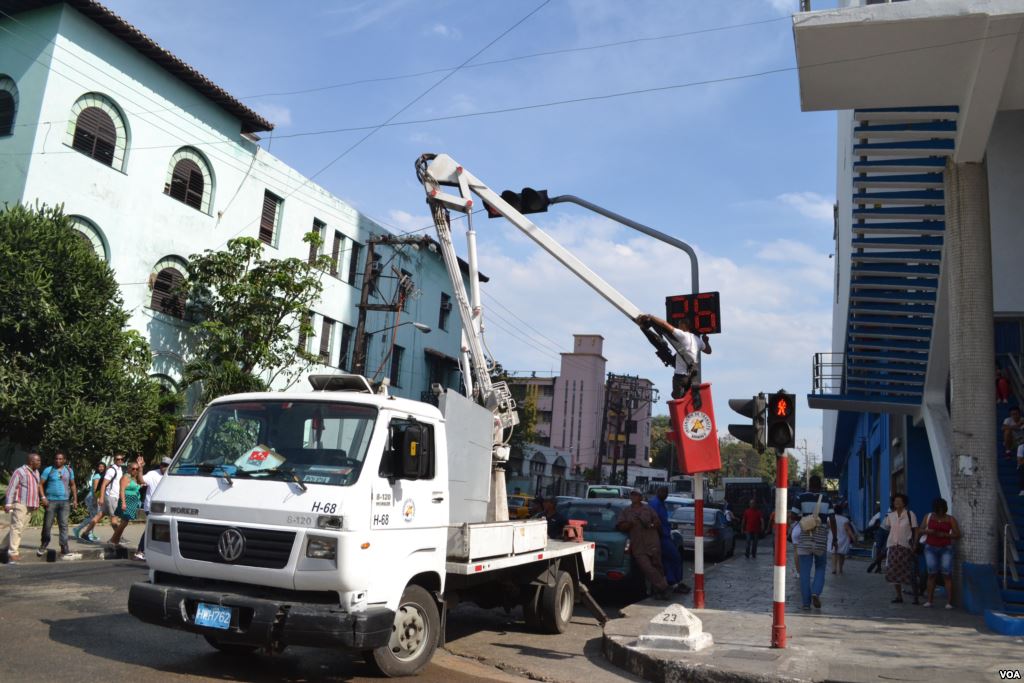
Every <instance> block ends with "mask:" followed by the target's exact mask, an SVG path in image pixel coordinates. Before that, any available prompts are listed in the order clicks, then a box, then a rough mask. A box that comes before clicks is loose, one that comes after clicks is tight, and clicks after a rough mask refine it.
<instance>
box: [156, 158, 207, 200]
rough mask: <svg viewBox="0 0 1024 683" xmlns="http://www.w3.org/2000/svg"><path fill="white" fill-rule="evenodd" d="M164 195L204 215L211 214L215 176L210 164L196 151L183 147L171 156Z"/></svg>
mask: <svg viewBox="0 0 1024 683" xmlns="http://www.w3.org/2000/svg"><path fill="white" fill-rule="evenodd" d="M164 194H166V195H169V196H171V197H174V198H175V199H177V200H178V201H179V202H182V203H183V204H188V205H189V206H191V207H192V208H193V209H198V210H200V211H202V212H203V213H210V203H211V200H212V199H213V174H212V173H211V172H210V164H209V163H208V162H207V161H206V159H205V158H204V157H203V155H201V154H200V153H199V152H197V151H196V150H194V149H192V148H190V147H183V148H181V149H179V150H178V151H177V152H175V153H174V155H173V156H171V163H170V165H169V166H168V168H167V180H166V182H165V183H164Z"/></svg>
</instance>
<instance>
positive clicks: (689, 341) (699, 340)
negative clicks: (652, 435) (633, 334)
mask: <svg viewBox="0 0 1024 683" xmlns="http://www.w3.org/2000/svg"><path fill="white" fill-rule="evenodd" d="M636 324H637V325H640V326H641V327H645V326H652V327H655V328H657V331H658V332H659V333H660V334H661V335H662V336H663V337H664V338H665V339H667V340H668V343H669V344H671V345H672V348H673V349H675V352H676V358H675V374H673V375H672V398H674V399H680V398H682V397H683V396H685V395H686V392H687V391H689V390H690V386H691V384H692V383H693V378H694V376H695V375H696V374H697V354H698V353H700V352H702V351H703V352H704V353H706V354H709V355H710V354H711V343H710V341H709V340H708V335H706V334H702V335H700V336H697V335H696V334H694V333H693V332H691V331H690V330H691V325H690V319H689V318H680V319H679V321H678V323H677V324H676V325H673V324H672V323H670V322H667V321H665V320H662V319H661V318H659V317H657V316H653V315H650V314H649V313H644V314H643V315H640V316H637V318H636ZM696 394H697V392H694V398H695V399H696V400H698V401H699V399H698V398H697V395H696Z"/></svg>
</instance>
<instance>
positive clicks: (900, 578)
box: [882, 493, 917, 605]
mask: <svg viewBox="0 0 1024 683" xmlns="http://www.w3.org/2000/svg"><path fill="white" fill-rule="evenodd" d="M908 502H909V501H908V500H907V496H906V494H903V493H897V494H896V495H894V496H893V497H892V512H890V513H889V514H887V515H886V516H885V519H884V520H883V521H882V528H883V529H888V530H889V540H888V541H887V542H886V546H887V549H888V550H887V552H886V566H885V580H886V581H888V582H889V583H891V584H893V585H894V586H895V587H896V597H895V598H894V599H893V602H903V584H908V585H910V586H914V585H916V582H915V580H914V579H915V577H914V573H915V572H916V571H917V568H916V567H917V558H916V557H915V556H914V544H915V543H917V516H916V515H914V513H913V511H911V510H909V509H907V504H908ZM914 604H915V605H916V604H917V591H916V590H915V591H914Z"/></svg>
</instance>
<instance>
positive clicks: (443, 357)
mask: <svg viewBox="0 0 1024 683" xmlns="http://www.w3.org/2000/svg"><path fill="white" fill-rule="evenodd" d="M423 353H425V354H426V355H428V356H433V357H434V358H439V359H440V360H443V361H445V362H446V363H451V364H453V365H458V364H459V359H458V358H453V357H452V356H449V355H448V354H447V353H445V352H444V351H438V350H437V349H432V348H430V347H429V346H428V347H426V348H425V349H423Z"/></svg>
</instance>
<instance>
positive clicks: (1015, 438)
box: [1003, 406, 1024, 459]
mask: <svg viewBox="0 0 1024 683" xmlns="http://www.w3.org/2000/svg"><path fill="white" fill-rule="evenodd" d="M1021 444H1024V417H1021V416H1020V407H1018V406H1014V407H1012V408H1010V416H1009V417H1008V418H1006V419H1005V420H1003V448H1004V449H1005V452H1004V453H1003V455H1004V457H1006V458H1007V459H1009V458H1012V457H1013V452H1014V451H1016V450H1017V446H1020V445H1021Z"/></svg>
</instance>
